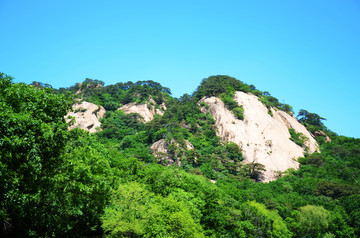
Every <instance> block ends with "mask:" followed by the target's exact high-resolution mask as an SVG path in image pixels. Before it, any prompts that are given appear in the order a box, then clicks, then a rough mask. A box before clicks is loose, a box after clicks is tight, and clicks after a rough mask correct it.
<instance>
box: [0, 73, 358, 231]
mask: <svg viewBox="0 0 360 238" xmlns="http://www.w3.org/2000/svg"><path fill="white" fill-rule="evenodd" d="M43 85H45V86H43ZM0 109H1V110H0V145H1V147H0V158H1V160H0V180H1V181H2V183H0V220H1V222H2V228H1V230H0V236H2V237H52V236H55V237H56V236H65V237H104V236H106V237H160V236H162V237H359V236H360V229H359V227H360V183H359V181H360V139H357V138H348V137H343V136H338V135H337V134H336V133H334V132H332V131H331V130H329V129H328V128H326V127H325V126H324V124H323V123H322V121H323V120H325V119H324V118H322V117H321V116H319V115H317V114H316V113H311V112H308V111H306V110H300V112H299V113H298V116H297V117H295V116H293V115H294V112H293V111H292V108H291V106H290V105H287V104H282V103H279V101H278V99H276V98H275V97H273V96H271V94H270V93H269V92H262V91H259V90H257V89H256V87H255V86H254V85H248V84H245V83H243V82H241V81H240V80H237V79H235V78H232V77H229V76H224V75H217V76H211V77H209V78H206V79H204V80H203V81H202V82H201V84H200V85H199V87H198V88H197V89H196V91H195V92H194V93H193V94H192V95H187V94H185V95H183V96H182V97H180V98H173V97H172V96H171V92H170V90H169V89H168V88H166V87H163V86H161V85H160V84H158V83H156V82H153V81H139V82H136V83H133V82H126V83H117V84H115V85H107V86H105V83H104V82H102V81H99V80H92V79H86V80H85V81H84V82H82V83H79V84H75V85H74V86H72V87H69V88H62V89H52V88H51V87H50V86H48V85H47V84H42V83H38V84H36V85H25V84H18V83H13V82H12V79H11V77H9V76H7V75H5V74H2V73H1V74H0ZM69 116H70V117H69ZM85 119H86V120H85ZM69 126H70V128H69ZM96 128H97V129H96ZM69 129H70V130H69ZM89 132H91V133H89ZM259 181H262V182H259Z"/></svg>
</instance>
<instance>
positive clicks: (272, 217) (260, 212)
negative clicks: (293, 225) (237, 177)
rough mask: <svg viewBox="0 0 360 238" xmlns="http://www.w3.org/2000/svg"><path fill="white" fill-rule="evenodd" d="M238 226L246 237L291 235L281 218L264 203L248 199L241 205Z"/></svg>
mask: <svg viewBox="0 0 360 238" xmlns="http://www.w3.org/2000/svg"><path fill="white" fill-rule="evenodd" d="M241 210H242V216H241V220H242V221H241V222H239V223H240V224H239V225H240V227H241V228H242V229H243V230H244V231H245V232H246V236H247V237H292V233H291V232H290V231H289V230H288V228H287V226H286V224H285V222H284V221H283V219H282V218H281V217H280V216H279V215H278V213H277V212H276V211H270V210H268V209H267V208H266V207H265V205H263V204H260V203H257V202H255V201H248V202H246V203H245V204H243V205H242V209H241Z"/></svg>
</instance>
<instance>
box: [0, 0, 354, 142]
mask: <svg viewBox="0 0 360 238" xmlns="http://www.w3.org/2000/svg"><path fill="white" fill-rule="evenodd" d="M0 29H1V37H0V47H1V51H0V71H1V72H4V73H6V74H8V75H11V76H13V77H14V78H15V82H25V83H31V82H32V81H40V82H44V83H49V84H51V85H53V86H54V87H55V88H59V87H69V86H72V85H74V84H75V83H76V82H82V81H83V80H84V79H85V78H92V79H99V80H102V81H104V82H105V83H106V84H114V83H117V82H126V81H138V80H153V81H157V82H159V83H161V84H162V85H163V86H166V87H169V88H170V89H171V90H172V92H173V96H175V97H179V96H181V95H182V94H184V93H189V94H191V93H192V92H193V91H194V90H195V89H196V87H197V86H198V85H199V84H200V82H201V80H202V79H203V78H206V77H208V76H210V75H217V74H226V75H230V76H233V77H236V78H237V79H240V80H242V81H244V82H245V83H248V84H254V85H255V86H256V87H257V88H258V89H260V90H262V91H269V92H270V93H271V94H272V95H273V96H275V97H277V98H278V99H279V100H280V102H285V103H288V104H290V105H292V106H293V107H294V109H295V111H296V112H297V111H298V110H299V109H306V110H308V111H310V112H315V113H318V114H319V115H320V116H322V117H325V118H327V121H326V122H325V124H326V125H327V126H328V127H329V128H330V129H331V130H333V131H335V132H337V133H338V134H340V135H346V136H351V137H358V138H359V137H360V125H359V121H360V106H359V105H360V93H359V90H360V1H358V0H334V1H333V0H316V1H314V0H301V1H291V0H284V1H277V0H272V1H269V0H257V1H241V0H236V1H227V0H222V1H219V0H218V1H212V0H205V1H196V0H192V1H187V0H182V1H169V0H166V1H156V0H152V1H136V0H134V1H122V0H117V1H116V0H113V1H107V0H104V1H100V0H98V1H91V0H86V1H85V0H72V1H70V0H61V1H60V0H58V1H55V0H54V1H51V0H43V1H38V0H31V1H28V0H26V1H20V0H19V1H18V0H0Z"/></svg>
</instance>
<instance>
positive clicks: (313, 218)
mask: <svg viewBox="0 0 360 238" xmlns="http://www.w3.org/2000/svg"><path fill="white" fill-rule="evenodd" d="M296 220H297V222H298V227H297V229H296V230H295V231H294V232H295V233H296V237H320V236H321V235H324V234H325V233H326V232H327V230H328V227H329V222H330V213H329V212H328V211H327V210H326V209H325V208H323V207H321V206H313V205H306V206H304V207H301V208H300V209H299V212H298V213H296Z"/></svg>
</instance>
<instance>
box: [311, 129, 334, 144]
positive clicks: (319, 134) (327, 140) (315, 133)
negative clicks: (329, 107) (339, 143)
mask: <svg viewBox="0 0 360 238" xmlns="http://www.w3.org/2000/svg"><path fill="white" fill-rule="evenodd" d="M314 136H315V137H318V136H322V137H324V138H325V141H326V142H331V139H330V137H329V136H328V135H326V134H325V132H323V131H315V132H314Z"/></svg>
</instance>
